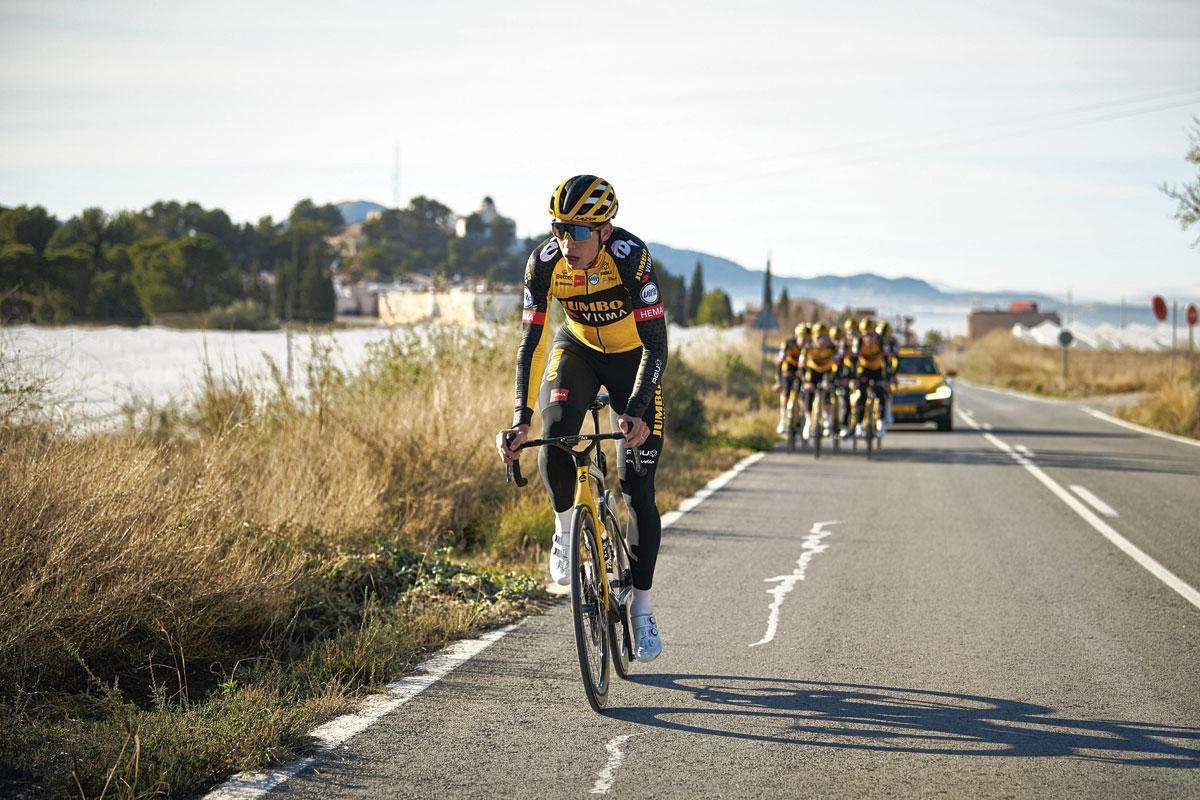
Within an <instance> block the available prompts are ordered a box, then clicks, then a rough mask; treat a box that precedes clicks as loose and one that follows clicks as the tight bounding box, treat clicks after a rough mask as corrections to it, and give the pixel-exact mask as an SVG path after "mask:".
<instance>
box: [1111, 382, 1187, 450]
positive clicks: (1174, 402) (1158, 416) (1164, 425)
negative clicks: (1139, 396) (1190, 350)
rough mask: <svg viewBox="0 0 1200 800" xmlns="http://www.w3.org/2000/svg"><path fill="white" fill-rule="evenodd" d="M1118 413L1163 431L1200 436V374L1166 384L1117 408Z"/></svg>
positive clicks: (1140, 423) (1132, 420)
mask: <svg viewBox="0 0 1200 800" xmlns="http://www.w3.org/2000/svg"><path fill="white" fill-rule="evenodd" d="M1117 415H1118V416H1121V417H1124V418H1125V419H1127V420H1129V421H1130V422H1136V423H1138V424H1139V425H1145V426H1147V427H1150V428H1157V429H1158V430H1160V431H1166V432H1167V433H1174V434H1178V435H1180V436H1191V437H1192V438H1193V439H1200V374H1197V373H1193V375H1192V376H1191V377H1190V379H1188V380H1180V381H1178V382H1176V383H1175V384H1174V385H1173V386H1172V385H1170V384H1163V385H1162V386H1160V387H1159V388H1158V389H1156V390H1154V391H1153V392H1152V393H1151V395H1150V396H1149V397H1147V398H1146V399H1144V400H1141V401H1139V402H1137V403H1134V404H1132V405H1127V406H1120V407H1118V408H1117Z"/></svg>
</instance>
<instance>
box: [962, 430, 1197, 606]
mask: <svg viewBox="0 0 1200 800" xmlns="http://www.w3.org/2000/svg"><path fill="white" fill-rule="evenodd" d="M960 416H961V415H960ZM963 421H964V422H966V423H967V424H968V425H970V426H971V427H972V428H974V429H975V430H977V431H980V432H981V433H982V434H983V438H985V439H987V440H988V441H989V442H991V443H992V445H994V446H995V447H996V448H997V449H999V450H1002V451H1003V452H1005V453H1007V454H1008V455H1009V456H1010V457H1012V459H1013V460H1014V461H1016V462H1017V463H1018V464H1020V465H1021V466H1022V467H1024V468H1025V469H1026V470H1027V471H1028V472H1029V474H1030V475H1032V476H1033V477H1035V478H1037V479H1038V480H1039V481H1040V482H1041V483H1042V485H1043V486H1045V487H1046V488H1047V489H1049V490H1050V491H1051V492H1053V493H1054V494H1055V496H1056V497H1058V499H1059V500H1062V501H1063V502H1064V503H1066V504H1067V506H1068V507H1069V508H1070V509H1071V510H1072V511H1074V512H1075V513H1076V514H1078V515H1079V516H1081V517H1083V520H1084V521H1085V522H1087V523H1088V524H1089V525H1091V526H1092V527H1093V528H1095V529H1096V530H1097V531H1098V532H1099V533H1100V534H1101V535H1103V536H1104V538H1105V539H1108V540H1109V541H1110V542H1112V543H1113V544H1115V545H1116V546H1117V548H1118V549H1119V550H1121V551H1122V552H1123V553H1125V555H1127V556H1129V557H1130V558H1132V559H1133V560H1134V561H1136V562H1137V563H1139V564H1141V565H1142V566H1143V567H1145V568H1146V569H1147V570H1148V571H1149V572H1150V574H1152V575H1153V576H1154V577H1156V578H1158V579H1159V580H1160V581H1162V582H1163V583H1165V584H1166V585H1167V586H1169V587H1170V588H1171V589H1173V590H1175V591H1176V592H1177V593H1178V594H1179V595H1180V596H1181V597H1183V599H1184V600H1187V601H1188V602H1189V603H1191V604H1192V605H1194V606H1195V607H1196V608H1200V592H1198V591H1196V590H1195V589H1193V588H1192V587H1191V586H1189V585H1188V584H1186V583H1184V582H1183V581H1182V580H1181V579H1180V578H1179V577H1178V576H1176V575H1175V573H1173V572H1171V571H1170V570H1169V569H1167V568H1166V567H1164V566H1163V565H1162V564H1160V563H1158V562H1157V561H1155V560H1154V559H1153V558H1151V557H1150V556H1149V555H1147V554H1146V553H1145V552H1143V551H1142V550H1141V549H1140V548H1138V546H1137V545H1135V544H1134V543H1133V542H1131V541H1129V540H1128V539H1126V538H1125V537H1124V536H1122V535H1121V534H1119V533H1117V532H1116V531H1115V530H1113V528H1112V526H1111V525H1109V524H1108V523H1107V522H1105V521H1104V520H1102V519H1100V518H1099V517H1097V516H1096V515H1095V513H1094V512H1093V511H1092V510H1091V509H1090V508H1088V507H1087V506H1085V505H1084V504H1083V503H1081V502H1079V501H1078V500H1076V499H1075V497H1074V495H1072V494H1071V493H1070V492H1068V491H1067V490H1066V489H1064V488H1063V487H1062V486H1060V485H1059V484H1058V483H1057V482H1055V480H1054V479H1053V478H1051V477H1050V476H1049V475H1047V474H1046V473H1045V472H1043V471H1042V470H1041V469H1039V468H1038V467H1037V466H1036V465H1035V464H1033V462H1031V461H1030V460H1029V459H1027V458H1025V457H1024V456H1023V455H1021V454H1020V453H1018V452H1017V451H1016V450H1014V449H1013V448H1011V447H1009V446H1008V444H1007V443H1006V442H1004V441H1001V440H1000V439H998V438H996V436H994V435H993V434H990V433H987V432H986V431H983V429H982V428H980V427H979V425H977V424H976V423H975V422H974V421H972V420H971V419H970V418H968V417H963Z"/></svg>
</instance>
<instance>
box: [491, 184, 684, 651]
mask: <svg viewBox="0 0 1200 800" xmlns="http://www.w3.org/2000/svg"><path fill="white" fill-rule="evenodd" d="M616 213H617V197H616V193H615V192H614V191H613V188H612V185H611V184H609V183H608V182H607V181H605V180H603V179H602V178H598V177H596V176H595V175H576V176H574V177H572V178H568V179H567V180H565V181H563V182H562V183H561V184H559V186H558V188H557V189H555V191H554V194H553V195H551V198H550V216H551V223H550V229H551V232H552V235H551V237H550V238H548V239H546V240H545V241H544V242H542V243H541V244H539V245H538V246H537V247H535V248H534V250H533V252H532V253H530V254H529V261H528V262H527V264H526V267H525V310H524V314H523V315H522V322H523V324H522V329H521V344H520V347H519V348H518V350H517V370H516V384H515V392H514V397H515V401H514V413H513V423H512V427H510V428H507V429H505V430H502V431H500V432H499V434H497V437H496V447H497V449H498V450H499V451H500V456H501V458H503V459H504V460H505V461H506V462H510V463H511V462H512V461H515V460H516V458H517V452H516V448H517V447H519V446H520V444H521V443H522V442H524V441H525V440H526V438H527V437H528V435H529V423H530V421H531V419H532V418H533V406H534V399H535V398H536V399H537V402H538V404H540V405H541V408H542V435H543V436H546V437H554V436H573V435H575V434H577V433H579V429H580V426H581V425H582V424H583V419H584V415H585V414H586V413H587V410H588V407H589V406H590V405H591V403H592V401H593V400H594V399H595V397H596V394H597V392H598V391H599V389H600V386H601V385H603V386H604V387H605V388H606V389H607V390H608V393H609V396H610V398H611V404H612V414H613V417H614V419H613V429H614V430H619V431H620V432H621V433H623V434H624V435H625V438H624V440H623V442H622V443H621V444H620V445H619V446H618V454H617V471H618V474H619V476H620V480H621V494H622V496H623V498H624V500H625V506H626V509H627V510H628V512H629V523H628V532H629V535H628V541H629V546H630V555H631V556H632V559H631V561H632V563H631V567H632V572H633V586H634V590H633V601H632V603H631V606H630V617H631V622H632V623H633V633H634V642H633V649H634V656H635V657H636V659H637V660H639V661H651V660H653V659H654V658H655V657H657V656H658V654H659V653H660V652H661V651H662V641H661V638H660V636H659V632H658V622H657V619H656V618H655V616H654V611H653V608H652V605H651V601H650V587H651V583H652V581H653V577H654V566H655V562H656V559H657V557H658V548H659V540H660V538H661V535H662V521H661V519H660V517H659V513H658V507H657V506H656V505H655V502H654V473H655V469H656V467H657V464H658V461H659V458H660V456H661V453H662V447H663V425H664V422H665V413H664V409H663V393H662V385H661V381H662V375H663V370H664V368H665V367H666V364H667V325H666V319H665V312H664V310H663V303H662V298H661V296H660V293H659V289H658V284H657V283H656V282H655V280H654V275H653V270H652V264H653V262H652V260H651V258H650V252H649V250H647V249H646V245H645V244H644V243H643V242H642V240H641V239H639V238H637V237H636V236H634V235H633V234H632V233H630V232H629V231H627V230H624V229H622V228H617V227H614V226H613V224H612V218H613V217H614V216H616ZM552 297H555V298H558V302H559V305H561V306H562V308H563V311H564V312H565V313H566V323H565V324H564V325H563V326H562V327H561V328H560V329H559V330H558V332H557V333H556V334H555V335H554V340H553V343H551V344H550V346H549V348H547V342H546V340H547V338H548V333H549V331H548V327H547V325H546V313H547V311H548V310H549V307H550V298H552ZM547 349H549V351H550V353H549V356H548V357H547ZM543 370H544V372H543ZM539 384H540V390H539ZM634 447H636V448H638V452H639V454H640V456H641V460H642V465H643V466H644V467H645V472H644V474H642V475H638V474H637V473H636V472H635V471H634V470H633V469H632V463H633V455H632V453H631V452H630V450H631V448H634ZM538 466H539V469H540V471H541V474H542V480H543V482H544V483H545V484H546V488H547V489H548V490H549V492H550V496H551V499H552V501H553V504H554V511H555V523H554V528H555V532H554V543H553V546H552V547H551V550H550V575H551V577H552V578H553V579H554V580H555V582H557V583H559V584H561V585H566V584H567V583H569V582H570V575H569V571H570V570H569V558H570V550H569V539H570V525H571V513H572V509H571V505H572V503H573V501H574V494H575V464H574V462H573V461H572V459H571V457H570V456H569V455H567V454H566V453H564V452H562V451H561V450H559V449H558V448H554V447H543V448H542V449H541V450H540V451H539V453H538Z"/></svg>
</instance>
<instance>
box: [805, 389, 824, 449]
mask: <svg viewBox="0 0 1200 800" xmlns="http://www.w3.org/2000/svg"><path fill="white" fill-rule="evenodd" d="M824 399H825V398H824V394H823V392H822V391H821V390H820V389H817V390H816V391H815V392H813V405H812V408H810V409H809V413H810V414H811V415H812V416H811V417H810V418H809V422H808V430H809V431H810V433H811V435H812V441H813V458H820V457H821V432H822V428H824V427H825V426H824V424H823V422H824V416H823V412H824V410H825V406H824Z"/></svg>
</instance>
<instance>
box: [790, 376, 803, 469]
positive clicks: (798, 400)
mask: <svg viewBox="0 0 1200 800" xmlns="http://www.w3.org/2000/svg"><path fill="white" fill-rule="evenodd" d="M802 385H803V384H802V383H801V380H800V376H799V375H797V376H796V378H795V380H793V381H792V388H791V391H789V392H788V399H787V451H788V452H789V453H794V452H795V451H796V437H797V434H799V432H800V429H801V427H802V426H803V425H804V392H803V391H801V387H802ZM800 441H801V444H804V440H803V439H801V440H800Z"/></svg>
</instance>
